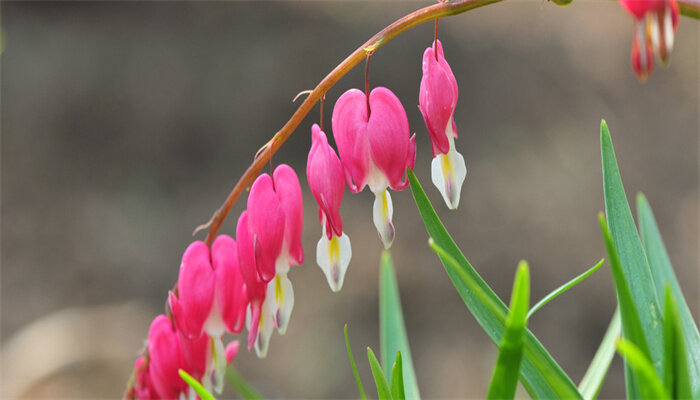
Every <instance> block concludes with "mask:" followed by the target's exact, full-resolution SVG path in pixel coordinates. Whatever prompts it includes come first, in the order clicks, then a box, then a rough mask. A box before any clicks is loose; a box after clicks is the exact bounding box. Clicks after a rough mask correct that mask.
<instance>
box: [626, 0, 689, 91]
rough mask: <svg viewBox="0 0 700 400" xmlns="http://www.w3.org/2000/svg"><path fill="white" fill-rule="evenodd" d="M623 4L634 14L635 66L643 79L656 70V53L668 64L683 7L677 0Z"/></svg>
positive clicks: (629, 0) (632, 1) (633, 45)
mask: <svg viewBox="0 0 700 400" xmlns="http://www.w3.org/2000/svg"><path fill="white" fill-rule="evenodd" d="M620 4H621V5H622V7H623V8H624V9H625V10H626V11H627V12H628V13H630V14H631V15H632V16H633V17H634V41H633V43H632V54H631V63H632V69H633V70H634V72H635V74H636V75H637V77H638V78H639V79H640V80H641V81H645V80H647V78H649V76H650V75H651V73H652V71H653V70H654V57H653V55H652V52H653V53H656V55H657V56H658V57H659V60H660V61H661V64H662V65H667V64H668V61H669V59H670V57H671V50H673V39H674V35H675V32H676V30H677V29H678V22H679V19H680V10H679V8H678V3H677V2H676V0H620Z"/></svg>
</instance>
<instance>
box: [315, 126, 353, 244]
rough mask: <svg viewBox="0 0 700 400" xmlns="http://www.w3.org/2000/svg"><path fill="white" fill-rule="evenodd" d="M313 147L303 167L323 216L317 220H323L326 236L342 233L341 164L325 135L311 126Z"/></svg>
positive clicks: (342, 192) (342, 178) (319, 129)
mask: <svg viewBox="0 0 700 400" xmlns="http://www.w3.org/2000/svg"><path fill="white" fill-rule="evenodd" d="M311 135H312V145H311V150H310V151H309V158H308V161H307V163H306V178H307V180H308V182H309V188H310V189H311V193H312V194H313V195H314V198H315V199H316V203H318V205H319V207H320V209H321V211H322V213H321V214H319V218H320V219H321V220H323V216H324V215H325V217H326V225H327V227H326V229H325V231H326V234H327V235H329V239H330V235H331V233H335V235H336V236H340V235H342V233H343V220H342V219H341V217H340V203H341V202H342V201H343V194H344V192H345V181H344V177H343V164H341V162H340V159H339V158H338V156H336V154H335V151H333V148H332V147H331V146H330V145H329V144H328V139H327V138H326V134H325V133H324V132H323V131H322V130H321V128H319V126H318V125H317V124H314V125H313V127H312V128H311Z"/></svg>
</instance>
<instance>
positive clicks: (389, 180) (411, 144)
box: [333, 87, 416, 249]
mask: <svg viewBox="0 0 700 400" xmlns="http://www.w3.org/2000/svg"><path fill="white" fill-rule="evenodd" d="M333 136H334V137H335V142H336V144H337V145H338V153H339V154H340V159H341V161H342V163H343V166H344V169H345V180H346V183H347V185H348V187H349V188H350V190H351V191H352V192H353V193H357V192H360V191H361V190H362V189H363V188H364V187H365V186H366V185H368V186H369V188H370V190H371V191H372V192H373V193H374V195H375V201H374V207H373V219H374V225H375V226H376V228H377V232H378V233H379V237H380V238H381V240H382V242H383V244H384V247H385V248H387V249H388V248H389V247H391V243H392V242H393V240H394V225H393V223H392V216H393V204H392V201H391V196H390V195H389V192H388V191H387V190H386V189H387V188H388V187H391V188H392V189H394V190H403V189H405V188H406V186H408V180H406V179H404V175H405V173H406V168H413V164H414V162H415V157H416V141H415V135H414V136H411V135H410V131H409V128H408V117H407V116H406V110H404V108H403V106H402V105H401V101H399V99H398V98H397V97H396V95H394V93H392V92H391V91H390V90H389V89H387V88H384V87H377V88H375V89H373V90H372V92H371V93H370V94H369V99H368V98H367V96H366V95H365V93H364V92H362V91H360V90H358V89H350V90H348V91H347V92H345V93H343V95H342V96H340V98H339V99H338V101H337V102H336V103H335V107H334V108H333Z"/></svg>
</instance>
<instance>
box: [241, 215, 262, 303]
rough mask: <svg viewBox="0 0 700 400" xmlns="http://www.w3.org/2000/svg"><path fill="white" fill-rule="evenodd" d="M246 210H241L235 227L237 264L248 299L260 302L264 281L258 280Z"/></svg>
mask: <svg viewBox="0 0 700 400" xmlns="http://www.w3.org/2000/svg"><path fill="white" fill-rule="evenodd" d="M249 225H250V224H249V223H248V211H243V213H241V216H240V217H239V218H238V225H237V227H236V239H237V240H238V242H237V247H238V265H239V269H240V272H241V277H243V282H245V287H246V293H247V297H248V299H249V300H250V301H251V302H253V301H258V302H262V300H264V299H265V288H266V286H265V283H264V282H263V281H262V280H260V275H259V274H258V270H257V267H256V266H255V250H254V247H253V242H252V239H253V238H252V234H251V232H250V229H249Z"/></svg>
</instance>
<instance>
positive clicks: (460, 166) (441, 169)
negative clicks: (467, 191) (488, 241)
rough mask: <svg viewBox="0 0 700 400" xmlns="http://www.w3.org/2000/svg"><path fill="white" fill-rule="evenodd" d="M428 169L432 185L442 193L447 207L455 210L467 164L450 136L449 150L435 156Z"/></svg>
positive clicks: (465, 175)
mask: <svg viewBox="0 0 700 400" xmlns="http://www.w3.org/2000/svg"><path fill="white" fill-rule="evenodd" d="M430 171H431V177H432V180H433V185H435V187H437V189H438V190H439V191H440V193H441V194H442V198H443V200H445V204H447V207H448V208H449V209H451V210H456V209H457V207H458V206H459V199H460V196H461V193H462V184H463V183H464V179H466V177H467V166H466V164H465V163H464V157H462V155H461V154H459V153H458V152H457V150H456V149H455V145H454V139H453V138H452V137H450V151H449V152H448V153H447V154H438V155H437V156H435V158H433V161H432V163H431V166H430Z"/></svg>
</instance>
